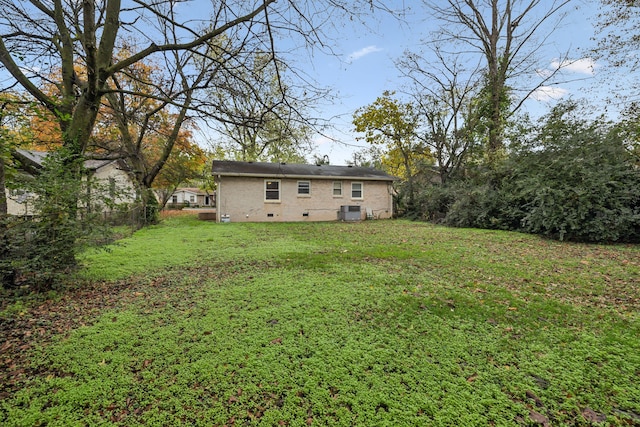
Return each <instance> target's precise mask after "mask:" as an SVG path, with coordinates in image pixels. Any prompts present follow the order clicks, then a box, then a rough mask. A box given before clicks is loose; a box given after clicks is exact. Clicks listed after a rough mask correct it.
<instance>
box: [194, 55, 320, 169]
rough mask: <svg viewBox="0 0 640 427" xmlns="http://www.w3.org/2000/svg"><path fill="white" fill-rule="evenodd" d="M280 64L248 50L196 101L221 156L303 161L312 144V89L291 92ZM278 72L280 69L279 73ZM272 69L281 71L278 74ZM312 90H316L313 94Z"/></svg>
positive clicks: (252, 159)
mask: <svg viewBox="0 0 640 427" xmlns="http://www.w3.org/2000/svg"><path fill="white" fill-rule="evenodd" d="M286 69H287V67H286V65H285V64H281V63H279V62H278V60H277V59H276V60H275V61H274V60H273V58H272V57H271V55H270V54H268V53H254V54H252V55H251V56H250V57H249V58H246V60H244V61H243V62H242V64H238V66H237V67H234V72H233V73H229V72H227V70H225V71H223V73H221V74H222V75H221V76H220V79H219V80H221V82H219V83H221V84H217V85H215V86H213V87H212V88H210V89H209V90H208V91H207V93H208V95H209V96H208V99H209V102H208V103H206V104H204V103H203V104H202V108H203V109H204V110H205V111H206V114H207V115H208V116H211V115H212V116H214V117H215V120H213V121H209V123H210V125H211V126H212V127H213V128H214V131H215V134H216V135H217V137H218V138H219V141H217V142H214V144H216V143H217V144H220V146H221V148H222V149H223V150H224V151H225V153H226V155H227V156H229V157H231V158H234V159H238V160H243V161H273V162H303V161H304V159H305V155H306V154H309V153H310V152H311V151H312V149H313V147H312V145H311V142H310V138H311V133H312V132H311V128H312V127H313V126H314V123H313V120H312V119H311V118H310V117H309V115H308V114H307V111H308V110H307V105H308V104H310V103H311V102H313V101H314V97H313V96H311V94H312V93H313V92H306V93H304V94H301V93H296V92H295V88H294V87H292V86H291V85H290V83H289V79H287V78H286V76H285V75H284V72H286V71H285V70H286ZM283 71H284V72H283ZM278 74H281V75H280V77H278ZM315 95H317V93H316V94H315Z"/></svg>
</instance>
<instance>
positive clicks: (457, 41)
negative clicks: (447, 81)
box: [425, 0, 569, 163]
mask: <svg viewBox="0 0 640 427" xmlns="http://www.w3.org/2000/svg"><path fill="white" fill-rule="evenodd" d="M425 3H426V4H427V5H428V6H429V7H430V8H431V9H432V10H433V11H434V13H435V16H436V18H437V19H438V20H439V21H440V22H441V23H442V25H441V27H440V29H439V30H438V33H437V34H436V38H437V43H439V44H440V43H446V44H449V45H450V44H454V45H459V46H458V48H459V49H460V51H464V52H470V53H471V54H476V55H480V56H481V58H483V64H482V65H483V66H482V68H483V70H484V71H483V72H484V74H485V77H486V80H485V88H486V90H485V93H486V101H485V109H486V112H485V115H486V118H487V129H486V141H487V155H488V159H489V162H490V163H492V162H493V161H494V160H495V159H496V158H497V157H498V156H500V152H501V151H502V150H503V148H504V141H503V131H504V126H505V123H506V121H507V118H508V116H509V115H511V114H513V113H514V112H515V111H517V110H518V109H519V107H520V106H521V105H522V103H523V102H524V101H525V100H526V99H527V97H528V96H529V95H531V94H532V93H533V92H534V91H535V90H536V89H537V88H539V87H540V86H542V85H543V84H544V83H545V82H547V81H549V80H550V79H551V78H552V77H553V76H554V75H555V74H556V73H557V71H559V69H560V68H561V67H562V66H565V65H566V64H567V58H566V56H565V57H564V58H560V60H559V61H558V64H560V65H559V66H558V68H556V69H555V70H552V71H550V72H549V73H547V74H546V75H545V76H544V77H540V78H539V79H538V80H537V81H535V82H532V83H530V85H527V86H518V87H516V85H517V83H515V81H516V80H518V79H521V78H523V77H524V76H529V77H531V76H539V74H538V73H537V72H536V71H537V69H538V67H537V63H536V61H535V59H536V58H535V57H536V53H538V52H539V51H540V50H541V49H542V48H543V47H544V46H545V41H546V40H547V38H548V37H549V35H550V34H551V32H552V31H553V29H555V28H556V27H557V25H558V21H559V20H560V19H562V18H563V15H564V14H563V10H564V8H565V6H567V4H569V0H550V1H542V0H445V1H443V2H433V1H429V0H425ZM511 82H513V83H511ZM518 84H523V83H522V82H519V83H518ZM516 93H522V95H521V96H518V97H516ZM505 99H508V100H509V104H510V105H509V106H510V108H509V109H505V108H504V104H505Z"/></svg>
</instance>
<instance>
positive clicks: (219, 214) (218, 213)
mask: <svg viewBox="0 0 640 427" xmlns="http://www.w3.org/2000/svg"><path fill="white" fill-rule="evenodd" d="M216 184H217V185H216V222H217V223H220V222H222V221H221V217H222V209H221V206H220V205H221V204H222V198H221V197H220V194H221V193H222V192H221V191H220V189H221V188H222V185H221V184H222V183H221V176H220V175H217V176H216Z"/></svg>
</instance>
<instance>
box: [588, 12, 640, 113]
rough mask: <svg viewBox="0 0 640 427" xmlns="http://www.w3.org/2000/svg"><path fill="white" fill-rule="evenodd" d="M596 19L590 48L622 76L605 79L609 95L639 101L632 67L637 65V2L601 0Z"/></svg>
mask: <svg viewBox="0 0 640 427" xmlns="http://www.w3.org/2000/svg"><path fill="white" fill-rule="evenodd" d="M601 3H602V6H603V7H602V9H601V13H600V14H599V15H598V22H597V30H598V31H597V34H596V37H597V39H598V40H597V41H598V45H597V48H596V49H594V51H593V52H592V53H593V55H594V56H595V57H596V58H598V59H599V60H606V61H608V62H609V63H610V64H611V65H612V67H611V71H612V72H614V73H617V74H618V76H620V74H621V73H620V71H621V70H626V71H627V73H626V76H627V77H626V78H619V77H618V78H616V79H608V82H609V84H610V87H611V91H612V92H613V96H614V97H615V98H618V100H619V101H622V102H623V103H626V102H627V101H631V102H638V101H640V81H639V80H638V78H637V77H636V73H635V71H636V70H637V69H638V65H640V55H638V51H639V50H640V31H639V30H638V28H639V26H640V2H638V1H636V0H601Z"/></svg>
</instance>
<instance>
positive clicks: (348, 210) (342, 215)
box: [338, 205, 362, 221]
mask: <svg viewBox="0 0 640 427" xmlns="http://www.w3.org/2000/svg"><path fill="white" fill-rule="evenodd" d="M338 219H340V220H341V221H360V220H361V219H362V216H361V215H360V206H354V205H343V206H340V212H338Z"/></svg>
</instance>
